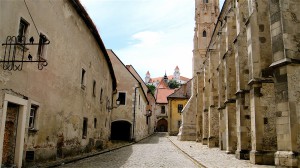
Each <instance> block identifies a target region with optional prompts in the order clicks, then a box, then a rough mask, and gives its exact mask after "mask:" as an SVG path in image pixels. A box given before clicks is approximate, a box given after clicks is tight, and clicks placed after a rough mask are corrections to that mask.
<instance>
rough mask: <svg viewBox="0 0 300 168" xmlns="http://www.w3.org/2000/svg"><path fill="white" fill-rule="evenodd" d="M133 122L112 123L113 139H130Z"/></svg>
mask: <svg viewBox="0 0 300 168" xmlns="http://www.w3.org/2000/svg"><path fill="white" fill-rule="evenodd" d="M130 132H131V123H130V122H128V121H114V122H112V123H111V140H124V141H129V140H130V137H131V136H130V135H131V134H130Z"/></svg>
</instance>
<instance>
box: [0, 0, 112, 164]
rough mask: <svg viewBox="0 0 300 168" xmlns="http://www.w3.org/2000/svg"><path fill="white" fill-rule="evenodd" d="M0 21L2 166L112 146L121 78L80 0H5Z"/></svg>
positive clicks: (1, 2) (0, 144)
mask: <svg viewBox="0 0 300 168" xmlns="http://www.w3.org/2000/svg"><path fill="white" fill-rule="evenodd" d="M0 22H1V25H0V30H1V31H0V42H1V44H2V45H1V47H0V54H1V55H0V60H1V63H0V65H1V69H0V165H2V164H3V165H9V166H13V165H15V166H16V167H19V168H20V167H22V166H23V167H26V166H30V165H33V164H36V163H39V162H45V161H51V160H59V159H63V158H65V157H68V156H74V155H78V154H82V153H85V152H90V151H92V150H93V149H103V148H105V147H106V143H107V142H108V140H109V136H110V122H111V112H110V108H111V107H112V105H113V103H114V101H115V100H113V99H112V95H113V93H114V90H115V89H116V79H115V75H114V72H113V68H112V65H111V62H110V60H109V57H108V55H107V52H106V49H105V47H104V44H103V42H102V40H101V38H100V36H99V34H98V32H97V29H96V27H95V25H94V24H93V22H92V21H91V19H90V17H89V16H88V14H87V12H86V11H85V10H84V8H83V6H82V5H81V4H80V2H79V1H78V0H59V1H56V0H50V1H23V0H14V1H2V0H1V1H0ZM22 60H23V62H21V61H22ZM18 61H19V62H18ZM26 61H27V62H26ZM46 65H47V66H46ZM40 69H42V70H40Z"/></svg>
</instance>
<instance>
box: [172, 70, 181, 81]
mask: <svg viewBox="0 0 300 168" xmlns="http://www.w3.org/2000/svg"><path fill="white" fill-rule="evenodd" d="M173 78H174V79H175V80H176V81H178V80H180V71H179V68H178V66H176V68H175V70H174V74H173Z"/></svg>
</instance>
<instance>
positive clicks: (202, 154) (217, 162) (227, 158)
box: [168, 136, 275, 168]
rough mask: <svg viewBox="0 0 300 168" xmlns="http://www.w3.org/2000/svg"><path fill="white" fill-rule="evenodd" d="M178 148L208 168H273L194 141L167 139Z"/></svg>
mask: <svg viewBox="0 0 300 168" xmlns="http://www.w3.org/2000/svg"><path fill="white" fill-rule="evenodd" d="M168 138H169V139H170V140H171V141H172V142H173V143H174V144H175V145H176V146H177V147H178V148H180V149H181V150H182V151H184V152H185V153H186V154H187V155H189V156H190V157H192V158H194V159H195V160H196V161H198V162H199V163H201V164H202V165H204V166H205V167H209V168H211V167H212V168H219V167H220V168H224V167H226V168H233V167H240V168H244V167H253V168H271V167H275V166H266V165H253V164H251V163H250V161H249V160H239V159H236V158H235V156H234V155H232V154H226V153H225V151H221V150H220V149H219V148H208V147H207V146H206V145H202V144H201V143H197V142H195V141H178V140H177V137H176V136H170V137H168Z"/></svg>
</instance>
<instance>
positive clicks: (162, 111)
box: [161, 106, 166, 114]
mask: <svg viewBox="0 0 300 168" xmlns="http://www.w3.org/2000/svg"><path fill="white" fill-rule="evenodd" d="M161 113H162V114H165V113H166V109H165V106H161Z"/></svg>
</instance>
